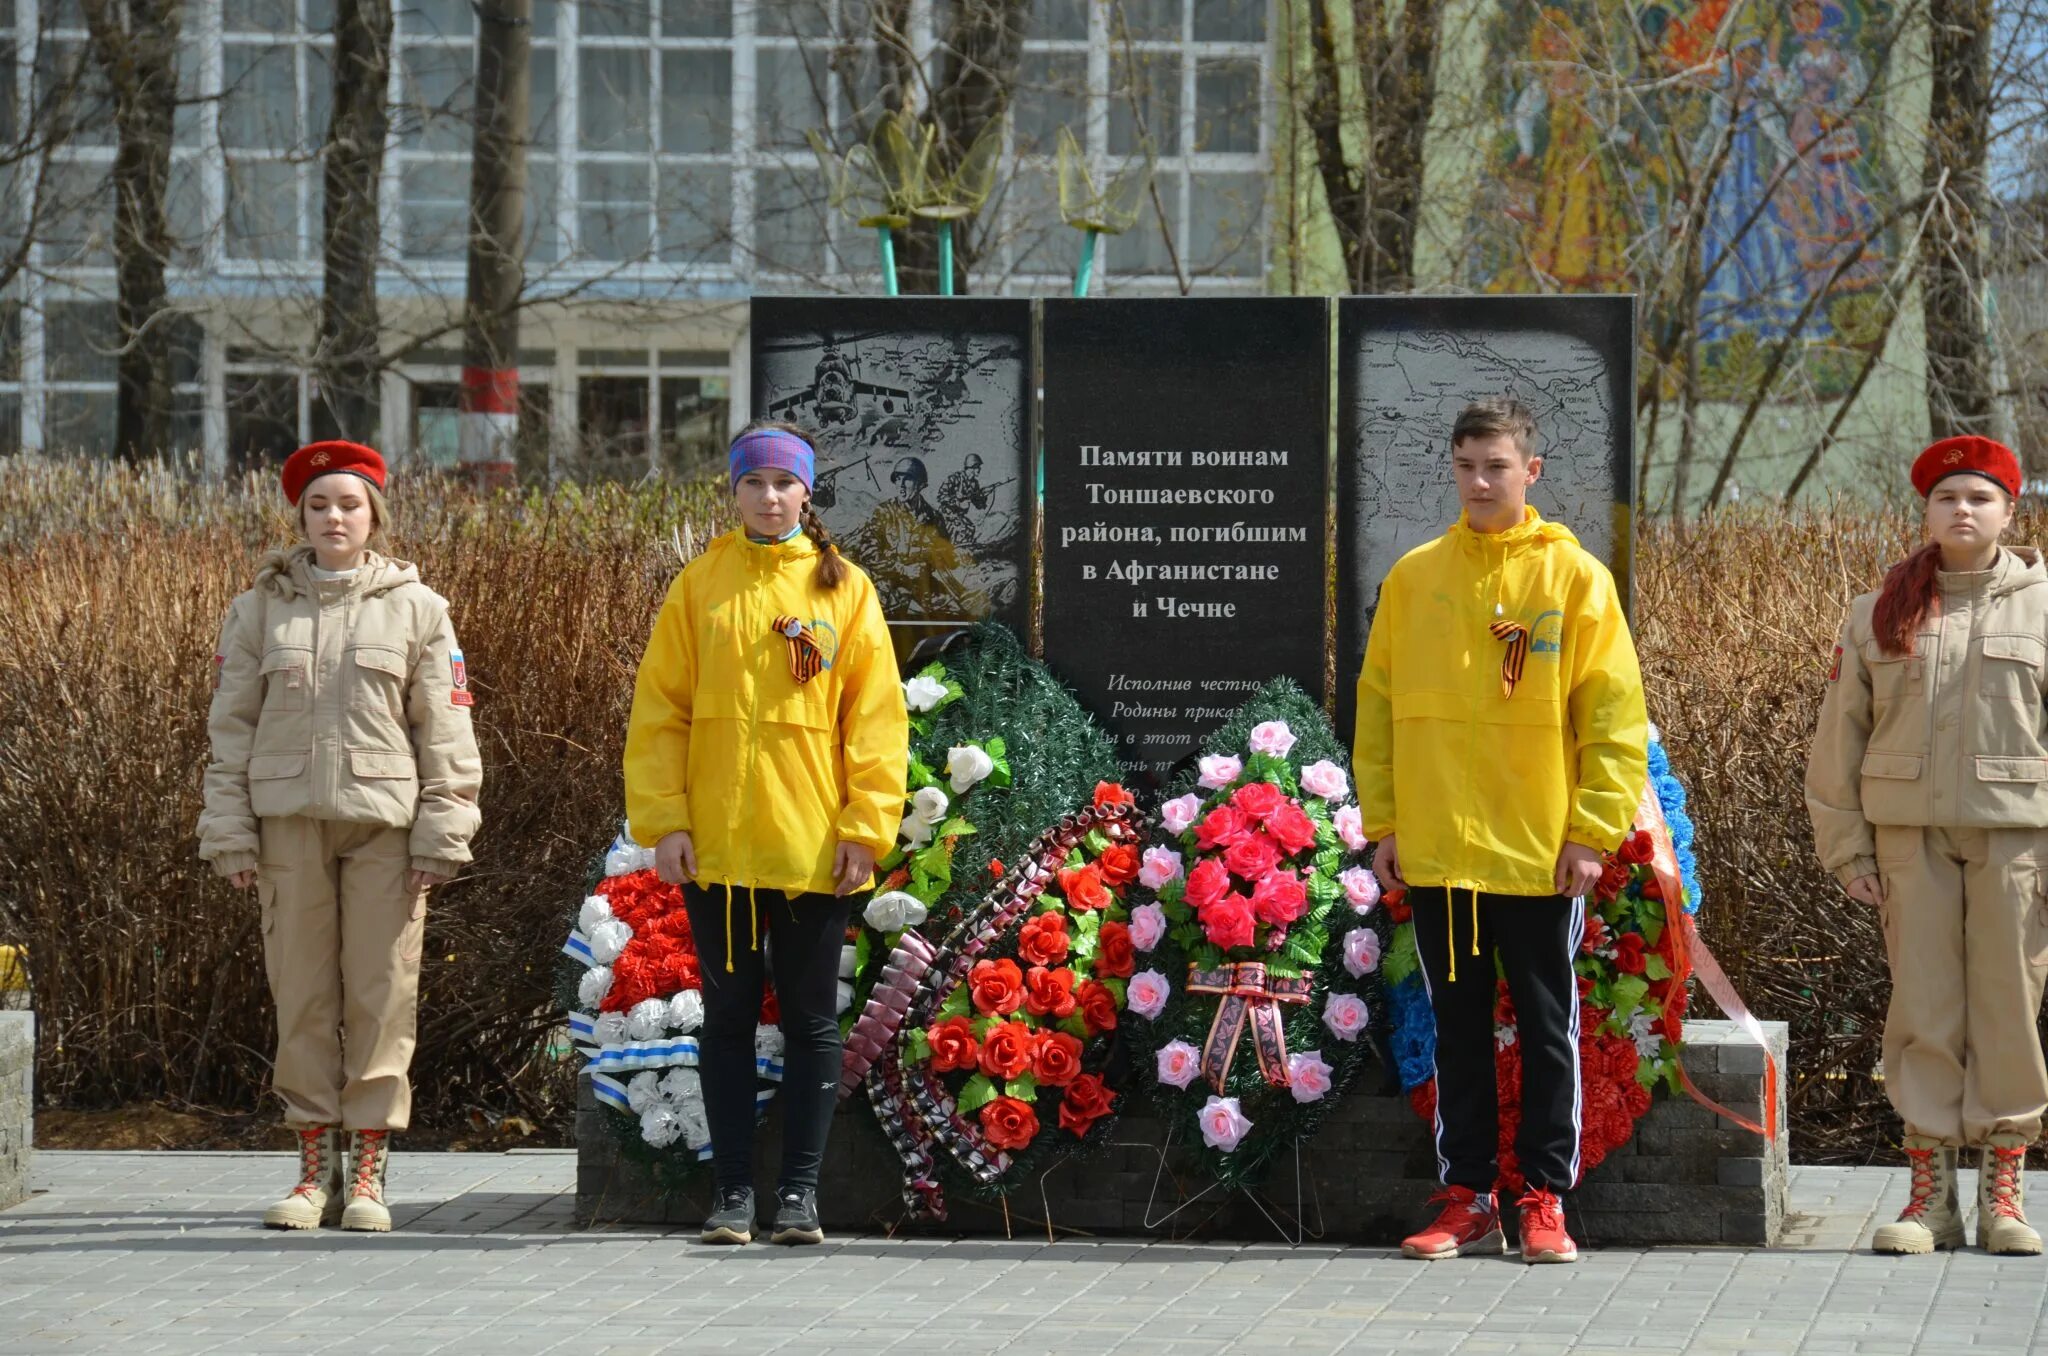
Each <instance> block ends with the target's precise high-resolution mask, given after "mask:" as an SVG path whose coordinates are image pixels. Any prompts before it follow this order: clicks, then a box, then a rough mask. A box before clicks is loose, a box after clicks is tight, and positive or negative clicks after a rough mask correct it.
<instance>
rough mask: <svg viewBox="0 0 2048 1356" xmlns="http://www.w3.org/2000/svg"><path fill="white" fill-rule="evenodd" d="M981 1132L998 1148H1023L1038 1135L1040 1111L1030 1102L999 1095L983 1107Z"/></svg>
mask: <svg viewBox="0 0 2048 1356" xmlns="http://www.w3.org/2000/svg"><path fill="white" fill-rule="evenodd" d="M981 1132H982V1133H983V1134H984V1135H987V1136H988V1142H989V1144H990V1145H991V1146H993V1147H995V1148H998V1149H1021V1148H1023V1147H1025V1146H1026V1145H1028V1144H1029V1143H1031V1141H1032V1140H1034V1139H1036V1138H1037V1137H1038V1112H1037V1110H1036V1109H1034V1108H1033V1107H1032V1105H1031V1104H1030V1103H1029V1102H1020V1101H1018V1100H1017V1099H1016V1098H1015V1097H998V1098H996V1099H995V1100H994V1101H993V1102H990V1103H989V1104H988V1105H987V1106H985V1107H983V1108H982V1109H981Z"/></svg>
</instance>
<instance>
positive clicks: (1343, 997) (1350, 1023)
mask: <svg viewBox="0 0 2048 1356" xmlns="http://www.w3.org/2000/svg"><path fill="white" fill-rule="evenodd" d="M1370 1021H1371V1014H1370V1013H1369V1012H1368V1011H1367V1010H1366V1006H1365V1000H1364V999H1363V998H1360V997H1359V996H1358V995H1357V994H1355V993H1333V994H1331V995H1330V996H1329V997H1328V998H1326V999H1324V1000H1323V1025H1324V1026H1326V1027H1328V1028H1330V1034H1331V1035H1333V1036H1335V1037H1336V1038H1337V1039H1338V1040H1340V1041H1355V1040H1357V1039H1358V1037H1359V1034H1360V1033H1361V1032H1363V1031H1364V1030H1365V1028H1366V1026H1367V1024H1368V1023H1369V1022H1370Z"/></svg>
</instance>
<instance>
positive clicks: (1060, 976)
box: [1024, 965, 1074, 1021]
mask: <svg viewBox="0 0 2048 1356" xmlns="http://www.w3.org/2000/svg"><path fill="white" fill-rule="evenodd" d="M1024 1010H1025V1011H1027V1012H1029V1013H1030V1014H1031V1015H1032V1016H1034V1017H1051V1018H1052V1019H1054V1020H1055V1021H1057V1020H1058V1019H1060V1018H1062V1017H1065V1016H1067V1015H1069V1014H1070V1013H1072V1012H1073V1010H1074V972H1073V971H1072V970H1069V969H1067V968H1066V967H1065V966H1061V967H1060V968H1059V969H1057V970H1048V969H1046V968H1045V967H1044V966H1042V965H1039V966H1033V967H1032V969H1031V971H1030V973H1028V974H1026V975H1025V976H1024Z"/></svg>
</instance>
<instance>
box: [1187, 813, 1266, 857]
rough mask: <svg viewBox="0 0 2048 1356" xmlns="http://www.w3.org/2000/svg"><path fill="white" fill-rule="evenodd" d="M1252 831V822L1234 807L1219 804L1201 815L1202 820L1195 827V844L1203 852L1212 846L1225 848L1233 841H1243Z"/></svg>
mask: <svg viewBox="0 0 2048 1356" xmlns="http://www.w3.org/2000/svg"><path fill="white" fill-rule="evenodd" d="M1251 831H1252V822H1251V821H1250V820H1249V819H1246V818H1245V817H1244V816H1243V815H1242V814H1240V813H1239V812H1238V811H1237V810H1236V809H1235V808H1234V807H1232V806H1229V805H1219V806H1217V807H1216V808H1215V809H1213V810H1211V811H1209V813H1208V814H1206V815H1204V816H1202V822H1201V823H1200V824H1199V825H1197V826H1196V828H1195V846H1196V847H1197V848H1199V849H1201V850H1202V851H1203V852H1208V851H1209V850H1210V849H1212V848H1220V847H1223V848H1227V847H1229V846H1230V845H1231V844H1233V843H1239V842H1242V841H1244V837H1245V835H1246V834H1248V833H1250V832H1251Z"/></svg>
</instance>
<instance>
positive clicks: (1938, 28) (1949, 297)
mask: <svg viewBox="0 0 2048 1356" xmlns="http://www.w3.org/2000/svg"><path fill="white" fill-rule="evenodd" d="M1991 10H1992V6H1991V0H1930V3H1929V5H1928V7H1927V17H1928V27H1929V29H1930V50H1929V56H1930V63H1929V64H1930V67H1931V70H1932V75H1933V81H1932V86H1931V89H1930V91H1929V93H1928V101H1927V161H1926V164H1925V166H1924V168H1923V169H1922V171H1921V183H1922V185H1923V187H1924V188H1925V189H1926V191H1927V193H1928V194H1929V195H1930V196H1932V197H1934V198H1935V199H1937V201H1936V204H1935V210H1934V212H1933V214H1932V220H1931V221H1930V222H1929V225H1928V230H1927V233H1926V234H1925V235H1924V236H1922V237H1921V243H1920V286H1921V295H1922V298H1923V302H1924V315H1925V323H1926V328H1927V418H1928V422H1929V424H1930V425H1931V426H1932V429H1933V432H1934V436H1935V437H1937V438H1941V437H1946V436H1948V435H1950V434H1955V433H1989V432H1990V431H1991V342H1990V334H1989V323H1988V320H1987V317H1986V316H1985V313H1984V290H1983V289H1984V278H1985V262H1984V223H1983V217H1982V214H1983V210H1984V196H1985V189H1984V163H1985V157H1986V152H1987V150H1988V147H1989V144H1990V136H1991V97H1992V90H1991V29H1992V14H1991Z"/></svg>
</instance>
